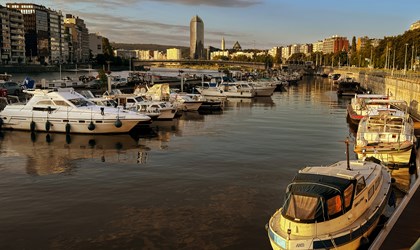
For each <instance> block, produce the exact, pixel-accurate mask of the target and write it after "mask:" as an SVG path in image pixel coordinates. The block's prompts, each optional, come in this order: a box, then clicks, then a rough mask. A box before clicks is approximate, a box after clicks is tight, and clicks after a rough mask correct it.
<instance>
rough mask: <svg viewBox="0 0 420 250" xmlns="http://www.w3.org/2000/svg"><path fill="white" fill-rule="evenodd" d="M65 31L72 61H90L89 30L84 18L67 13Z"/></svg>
mask: <svg viewBox="0 0 420 250" xmlns="http://www.w3.org/2000/svg"><path fill="white" fill-rule="evenodd" d="M64 27H65V30H66V31H65V33H66V35H67V40H68V42H69V57H70V58H69V59H70V61H71V62H75V63H79V62H88V61H89V59H90V52H89V31H88V29H87V28H86V24H85V22H84V20H83V19H80V18H79V17H75V16H73V15H71V14H67V15H66V18H65V19H64Z"/></svg>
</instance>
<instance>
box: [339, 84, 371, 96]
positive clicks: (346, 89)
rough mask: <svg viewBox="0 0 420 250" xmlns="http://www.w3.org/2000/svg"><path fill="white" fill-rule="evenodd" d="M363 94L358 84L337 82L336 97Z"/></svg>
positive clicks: (363, 91)
mask: <svg viewBox="0 0 420 250" xmlns="http://www.w3.org/2000/svg"><path fill="white" fill-rule="evenodd" d="M365 92H366V91H365V90H364V89H363V88H362V87H361V86H360V83H359V82H338V86H337V96H354V95H355V94H364V93H365Z"/></svg>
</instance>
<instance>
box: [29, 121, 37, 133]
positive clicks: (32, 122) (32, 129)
mask: <svg viewBox="0 0 420 250" xmlns="http://www.w3.org/2000/svg"><path fill="white" fill-rule="evenodd" d="M30 127H31V132H34V131H35V128H36V123H35V122H34V121H31V124H30Z"/></svg>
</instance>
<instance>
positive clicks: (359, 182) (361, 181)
mask: <svg viewBox="0 0 420 250" xmlns="http://www.w3.org/2000/svg"><path fill="white" fill-rule="evenodd" d="M365 187H366V183H365V178H363V177H362V178H360V179H358V180H357V185H356V195H358V194H359V193H360V192H362V190H363V189H364V188H365Z"/></svg>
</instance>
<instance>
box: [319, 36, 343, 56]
mask: <svg viewBox="0 0 420 250" xmlns="http://www.w3.org/2000/svg"><path fill="white" fill-rule="evenodd" d="M322 49H323V52H324V53H325V54H329V53H339V52H341V51H346V52H347V51H349V40H348V39H347V38H346V37H341V36H337V35H335V36H332V37H329V38H325V39H324V44H323V48H322Z"/></svg>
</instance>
